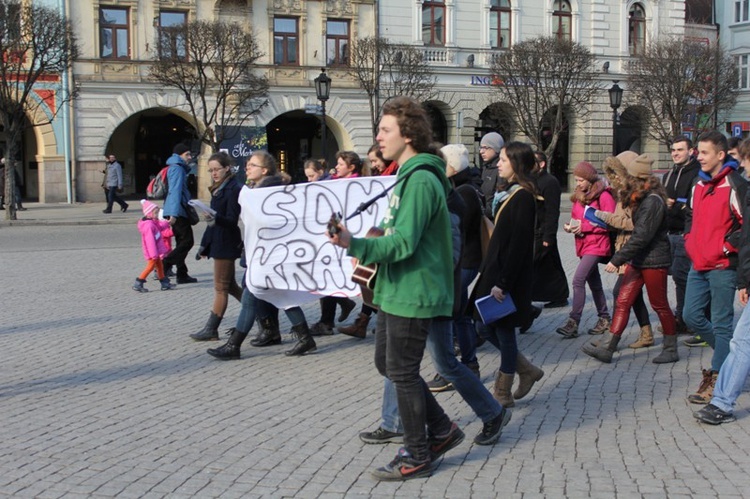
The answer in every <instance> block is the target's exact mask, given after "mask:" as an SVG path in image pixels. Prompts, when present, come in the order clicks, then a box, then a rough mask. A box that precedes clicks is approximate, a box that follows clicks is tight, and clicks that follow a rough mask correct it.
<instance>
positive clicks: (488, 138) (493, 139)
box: [479, 132, 505, 152]
mask: <svg viewBox="0 0 750 499" xmlns="http://www.w3.org/2000/svg"><path fill="white" fill-rule="evenodd" d="M479 145H480V146H483V147H489V148H490V149H492V150H493V151H495V152H500V150H501V149H502V148H503V147H505V140H503V136H502V135H500V134H499V133H497V132H490V133H488V134H487V135H485V136H484V137H482V141H481V142H480V143H479Z"/></svg>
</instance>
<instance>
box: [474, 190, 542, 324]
mask: <svg viewBox="0 0 750 499" xmlns="http://www.w3.org/2000/svg"><path fill="white" fill-rule="evenodd" d="M505 203H506V204H507V206H505V207H504V208H503V211H502V213H500V217H499V218H498V219H497V222H496V224H495V230H494V231H493V232H492V238H491V239H490V244H489V247H488V249H487V257H486V258H485V259H484V261H483V262H482V266H481V267H480V276H479V281H478V282H477V285H476V288H475V290H474V294H475V295H476V296H475V298H482V297H484V296H487V295H488V294H490V291H491V290H492V287H493V286H497V287H499V288H500V289H502V290H503V291H504V292H505V293H509V294H510V295H511V296H512V298H513V301H514V302H515V304H516V312H515V313H513V314H510V315H508V316H506V317H503V318H502V319H500V320H499V321H497V322H496V323H495V325H498V326H501V327H507V328H513V327H517V326H523V325H525V324H528V323H529V322H530V320H531V291H532V276H533V268H534V258H533V255H534V218H535V216H536V198H535V196H534V195H533V194H532V193H531V192H529V191H526V190H521V191H520V192H517V193H516V194H515V195H513V197H512V198H509V199H508V200H507V201H506V202H505Z"/></svg>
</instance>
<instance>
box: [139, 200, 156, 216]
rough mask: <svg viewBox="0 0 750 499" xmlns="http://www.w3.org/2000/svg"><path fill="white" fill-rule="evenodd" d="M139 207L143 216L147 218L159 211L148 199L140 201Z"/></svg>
mask: <svg viewBox="0 0 750 499" xmlns="http://www.w3.org/2000/svg"><path fill="white" fill-rule="evenodd" d="M141 205H142V206H143V214H144V215H146V216H148V215H149V213H151V212H152V211H154V210H158V209H159V205H157V204H156V203H152V202H151V201H149V200H148V199H141Z"/></svg>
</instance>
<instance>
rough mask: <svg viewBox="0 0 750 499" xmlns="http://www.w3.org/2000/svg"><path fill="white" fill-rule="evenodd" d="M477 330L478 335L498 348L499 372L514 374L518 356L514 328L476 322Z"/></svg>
mask: <svg viewBox="0 0 750 499" xmlns="http://www.w3.org/2000/svg"><path fill="white" fill-rule="evenodd" d="M495 324H497V322H496V323H495ZM477 331H478V332H479V336H481V337H482V338H484V339H485V340H487V341H489V342H490V343H491V344H492V345H493V346H494V347H495V348H497V349H498V350H500V372H503V373H505V374H515V373H516V365H517V358H518V343H517V342H516V329H515V328H507V327H498V326H496V325H494V324H490V325H489V326H486V325H484V324H478V325H477Z"/></svg>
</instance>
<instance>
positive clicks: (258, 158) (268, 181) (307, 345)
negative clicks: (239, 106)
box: [208, 149, 317, 360]
mask: <svg viewBox="0 0 750 499" xmlns="http://www.w3.org/2000/svg"><path fill="white" fill-rule="evenodd" d="M245 172H246V175H247V181H248V188H250V189H259V188H264V187H273V186H279V185H283V180H282V178H281V176H280V175H279V174H278V169H277V167H276V159H274V157H273V156H271V154H269V153H268V152H267V151H264V150H262V149H261V150H258V151H255V152H254V153H253V154H252V155H251V156H250V157H249V158H248V159H247V163H246V164H245ZM245 230H247V228H245ZM245 250H246V255H247V254H252V248H245ZM250 271H251V270H250V268H249V267H248V269H247V270H246V272H250ZM243 283H245V279H244V278H243ZM240 303H241V304H242V308H241V310H240V315H239V317H238V318H237V323H236V325H235V327H234V328H232V329H230V330H229V340H228V341H227V342H226V343H225V344H224V345H222V346H220V347H218V348H211V349H209V350H208V354H209V355H211V356H212V357H215V358H217V359H219V360H236V359H239V358H240V348H241V347H242V343H244V341H245V339H246V338H247V335H248V334H249V333H250V329H251V328H252V327H253V323H254V322H255V320H256V318H257V320H258V322H259V324H260V332H259V333H258V335H257V336H256V337H255V338H254V339H253V340H251V341H250V344H251V345H252V346H255V347H266V346H271V345H279V344H281V333H280V331H279V322H278V308H276V307H275V306H273V305H272V304H270V303H268V302H266V301H264V300H261V299H259V298H257V297H256V296H255V295H253V293H252V292H251V291H250V290H249V289H248V288H247V287H246V286H245V287H244V288H243V290H242V297H241V299H240ZM284 312H285V313H286V315H287V318H288V319H289V322H291V323H292V334H293V335H294V336H295V338H296V339H297V342H296V343H295V344H294V346H293V347H292V348H291V349H290V350H287V351H286V352H284V354H285V355H287V356H299V355H304V354H306V353H309V352H314V351H315V350H316V349H317V345H316V344H315V340H314V339H313V337H312V336H311V335H310V329H309V327H308V325H307V321H306V319H305V314H304V312H303V311H302V309H301V308H300V307H291V308H288V309H286V310H284Z"/></svg>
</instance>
